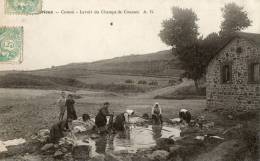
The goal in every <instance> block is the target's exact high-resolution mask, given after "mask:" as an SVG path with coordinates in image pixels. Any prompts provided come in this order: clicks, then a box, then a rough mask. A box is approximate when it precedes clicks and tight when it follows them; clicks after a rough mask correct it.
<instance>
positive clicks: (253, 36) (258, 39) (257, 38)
mask: <svg viewBox="0 0 260 161" xmlns="http://www.w3.org/2000/svg"><path fill="white" fill-rule="evenodd" d="M235 38H243V39H246V40H248V41H250V42H251V43H253V44H254V45H256V46H257V47H258V48H260V34H257V33H248V32H236V33H235V34H234V35H233V36H232V37H230V38H229V39H228V40H226V41H225V42H224V43H223V45H222V46H221V47H220V48H219V50H217V51H216V54H215V56H214V57H216V56H217V55H218V54H219V53H220V52H221V50H222V49H224V48H225V47H226V46H227V45H228V44H229V43H230V42H231V41H233V40H234V39H235ZM214 57H213V58H214ZM213 58H212V59H213ZM212 59H211V60H210V62H211V61H212ZM209 64H210V63H209Z"/></svg>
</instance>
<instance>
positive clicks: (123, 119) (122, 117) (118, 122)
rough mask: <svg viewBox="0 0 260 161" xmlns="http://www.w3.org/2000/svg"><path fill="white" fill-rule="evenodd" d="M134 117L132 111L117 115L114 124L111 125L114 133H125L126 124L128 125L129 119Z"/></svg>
mask: <svg viewBox="0 0 260 161" xmlns="http://www.w3.org/2000/svg"><path fill="white" fill-rule="evenodd" d="M132 115H134V111H133V110H126V111H125V112H123V113H121V114H119V115H117V116H116V118H115V122H114V123H113V128H114V130H116V131H125V130H126V124H127V123H129V117H130V116H132Z"/></svg>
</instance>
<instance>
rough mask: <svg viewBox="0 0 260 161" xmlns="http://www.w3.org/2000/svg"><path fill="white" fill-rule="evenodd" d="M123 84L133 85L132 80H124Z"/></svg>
mask: <svg viewBox="0 0 260 161" xmlns="http://www.w3.org/2000/svg"><path fill="white" fill-rule="evenodd" d="M125 83H127V84H132V83H134V81H133V80H132V79H127V80H125Z"/></svg>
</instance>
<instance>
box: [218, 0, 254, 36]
mask: <svg viewBox="0 0 260 161" xmlns="http://www.w3.org/2000/svg"><path fill="white" fill-rule="evenodd" d="M221 11H222V16H223V19H224V20H223V21H222V22H221V26H220V29H221V30H220V35H221V36H222V37H229V36H230V35H233V34H234V33H235V32H237V31H241V30H243V29H245V28H247V27H248V26H250V25H251V23H252V21H251V20H250V19H249V18H248V15H247V12H246V11H244V7H241V6H238V5H237V4H236V3H234V2H233V3H228V4H226V5H225V6H224V7H223V8H222V9H221Z"/></svg>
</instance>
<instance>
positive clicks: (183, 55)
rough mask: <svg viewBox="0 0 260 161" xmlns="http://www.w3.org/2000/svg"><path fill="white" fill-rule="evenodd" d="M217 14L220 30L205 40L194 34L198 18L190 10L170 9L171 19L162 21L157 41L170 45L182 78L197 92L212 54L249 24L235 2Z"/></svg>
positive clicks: (241, 9)
mask: <svg viewBox="0 0 260 161" xmlns="http://www.w3.org/2000/svg"><path fill="white" fill-rule="evenodd" d="M221 11H222V17H223V21H222V22H221V25H220V31H219V32H213V33H210V34H209V35H208V36H207V37H205V38H204V37H203V36H201V34H200V33H199V31H198V24H197V21H198V17H197V14H196V13H195V12H194V11H193V10H192V9H187V8H179V7H173V8H172V15H173V16H172V18H170V19H168V20H164V21H163V22H162V30H161V31H160V33H159V36H160V38H161V40H162V41H163V42H164V43H165V44H167V45H169V46H172V50H173V53H174V54H176V55H177V57H178V58H179V60H180V63H181V64H180V65H181V67H182V68H183V69H184V70H185V73H184V76H185V77H187V78H190V79H193V80H194V82H195V86H196V89H197V91H199V87H198V82H199V80H200V79H201V78H202V77H203V76H204V75H205V73H206V67H207V65H208V63H209V61H210V60H211V59H212V57H214V56H215V54H216V51H217V50H218V49H219V48H220V47H221V46H223V44H224V43H225V42H226V41H227V40H228V39H230V37H232V36H233V35H234V34H235V33H236V32H237V31H240V30H243V29H245V28H247V27H248V26H250V25H251V23H252V21H251V20H250V19H249V18H248V14H247V12H246V11H245V10H244V8H243V7H241V6H238V5H237V4H235V3H228V4H226V5H225V6H224V7H223V8H222V9H221ZM209 25H210V24H209Z"/></svg>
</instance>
